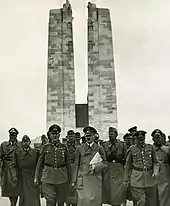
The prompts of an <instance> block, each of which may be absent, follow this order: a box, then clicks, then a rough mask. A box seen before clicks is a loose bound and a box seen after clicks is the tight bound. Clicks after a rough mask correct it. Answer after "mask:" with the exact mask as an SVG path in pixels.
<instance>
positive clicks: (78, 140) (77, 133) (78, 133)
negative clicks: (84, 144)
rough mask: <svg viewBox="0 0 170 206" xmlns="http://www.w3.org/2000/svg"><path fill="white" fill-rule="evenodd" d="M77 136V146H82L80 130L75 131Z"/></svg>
mask: <svg viewBox="0 0 170 206" xmlns="http://www.w3.org/2000/svg"><path fill="white" fill-rule="evenodd" d="M75 138H76V144H77V146H80V145H81V144H80V139H81V135H80V132H76V133H75Z"/></svg>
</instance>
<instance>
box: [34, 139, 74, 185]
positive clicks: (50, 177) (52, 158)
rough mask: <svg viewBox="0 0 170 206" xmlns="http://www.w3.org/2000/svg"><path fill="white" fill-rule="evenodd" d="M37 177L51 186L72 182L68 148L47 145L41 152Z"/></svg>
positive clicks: (62, 145)
mask: <svg viewBox="0 0 170 206" xmlns="http://www.w3.org/2000/svg"><path fill="white" fill-rule="evenodd" d="M35 177H36V178H37V179H38V180H41V181H42V182H46V183H49V184H61V183H65V182H69V183H70V182H71V164H70V158H69V153H68V149H67V146H66V145H64V144H62V143H60V142H59V143H58V144H56V145H54V144H52V143H47V144H45V145H44V147H43V148H42V149H41V151H40V157H39V160H38V163H37V167H36V171H35Z"/></svg>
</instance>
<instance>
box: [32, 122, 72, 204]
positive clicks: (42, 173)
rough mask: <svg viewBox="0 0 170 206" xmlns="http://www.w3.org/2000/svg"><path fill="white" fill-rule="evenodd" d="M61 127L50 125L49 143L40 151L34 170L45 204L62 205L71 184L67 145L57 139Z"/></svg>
mask: <svg viewBox="0 0 170 206" xmlns="http://www.w3.org/2000/svg"><path fill="white" fill-rule="evenodd" d="M60 132H61V128H60V126H58V125H57V124H54V125H52V126H50V128H49V131H48V139H49V143H47V144H45V145H44V147H43V148H42V149H41V151H40V157H39V160H38V163H37V167H36V171H35V181H34V182H35V183H36V184H39V183H40V181H41V188H42V193H43V195H44V197H45V199H46V205H47V206H56V203H57V202H58V206H63V205H64V202H66V201H67V198H68V195H69V189H70V184H71V164H70V158H69V153H68V149H67V146H66V145H64V144H62V143H61V142H60V140H59V137H60Z"/></svg>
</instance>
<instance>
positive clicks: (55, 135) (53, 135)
mask: <svg viewBox="0 0 170 206" xmlns="http://www.w3.org/2000/svg"><path fill="white" fill-rule="evenodd" d="M59 138H60V133H59V132H58V131H54V132H50V139H51V142H53V143H56V142H58V141H59Z"/></svg>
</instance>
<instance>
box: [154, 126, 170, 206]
mask: <svg viewBox="0 0 170 206" xmlns="http://www.w3.org/2000/svg"><path fill="white" fill-rule="evenodd" d="M162 134H163V133H162V131H161V130H160V129H155V130H154V131H153V132H152V134H151V136H152V137H153V138H152V139H153V142H154V143H153V145H154V148H155V150H156V154H157V157H158V161H159V163H160V170H159V174H158V176H157V184H158V194H159V204H160V206H169V205H170V196H169V192H170V165H169V163H170V148H169V147H168V146H164V145H163V142H162V140H161V139H162Z"/></svg>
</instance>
